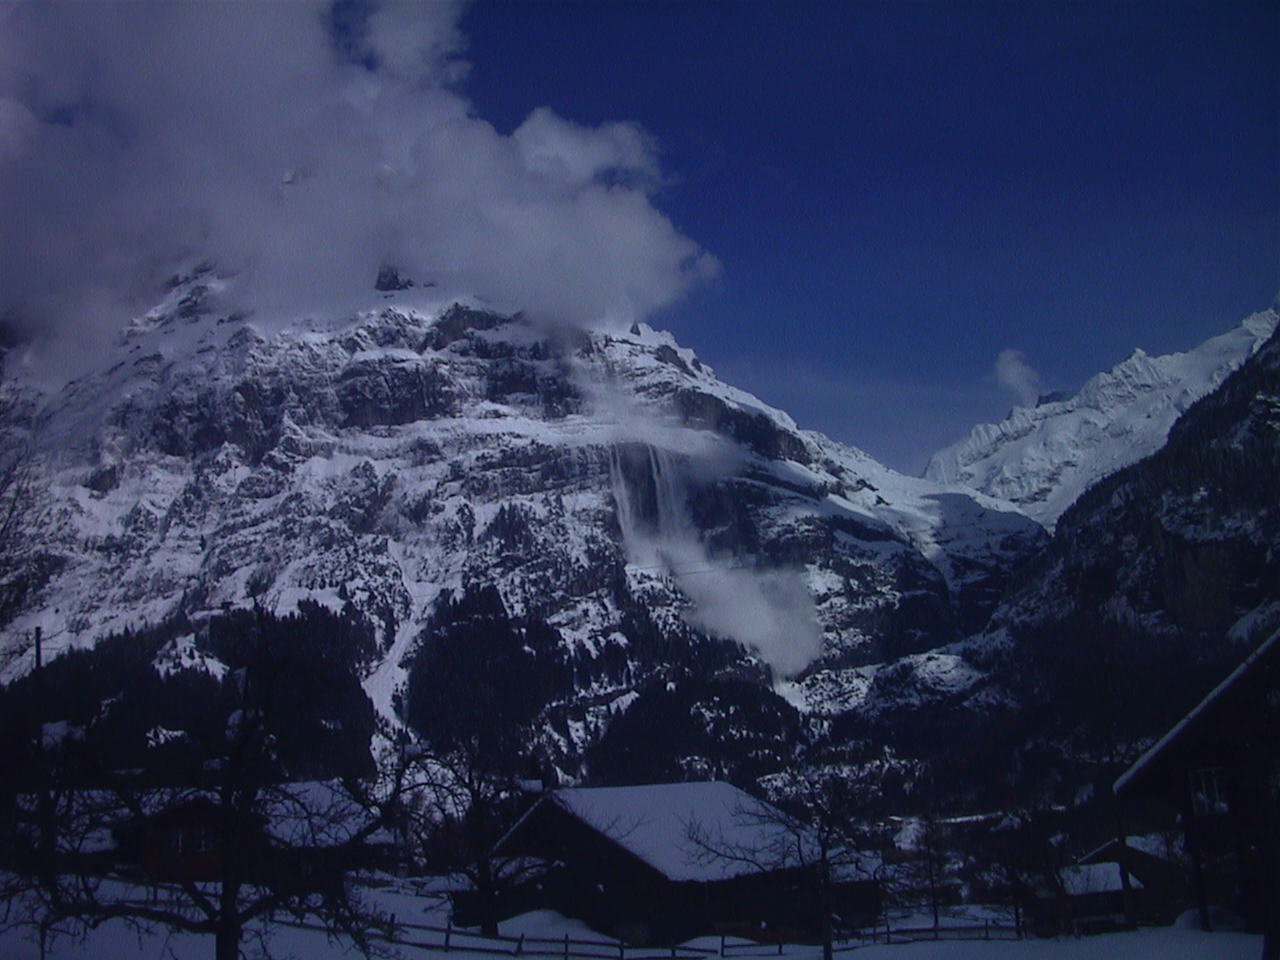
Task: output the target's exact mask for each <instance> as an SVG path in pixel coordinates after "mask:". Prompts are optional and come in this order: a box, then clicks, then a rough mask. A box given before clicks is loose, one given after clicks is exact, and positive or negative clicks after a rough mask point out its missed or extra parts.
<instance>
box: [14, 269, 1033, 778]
mask: <svg viewBox="0 0 1280 960" xmlns="http://www.w3.org/2000/svg"><path fill="white" fill-rule="evenodd" d="M220 283H222V281H220V280H218V279H217V278H216V277H214V275H213V274H212V273H197V274H194V275H192V276H189V277H185V278H182V279H181V281H180V282H178V283H176V284H175V285H174V288H173V289H172V290H171V292H170V293H169V295H168V297H167V299H165V301H164V302H163V303H162V304H161V305H160V306H158V307H157V308H156V309H154V310H152V311H151V312H150V313H148V314H147V315H145V316H143V317H140V318H138V319H137V320H136V321H135V322H134V323H133V324H132V325H131V326H130V327H129V329H128V330H126V331H124V332H123V334H122V336H121V338H120V340H119V342H118V344H117V345H116V347H115V349H114V352H113V353H112V354H111V355H110V356H108V357H106V358H104V360H103V362H102V364H101V366H100V368H99V369H98V370H97V371H95V372H94V373H92V374H90V375H88V376H85V377H82V378H81V379H79V380H77V381H74V382H72V383H71V384H69V385H67V386H66V387H65V389H63V390H61V392H59V393H58V394H57V395H54V396H51V397H48V398H45V399H44V400H43V401H42V402H43V404H44V407H43V410H44V412H43V413H42V415H41V417H40V426H39V428H38V430H37V436H38V454H37V456H36V458H35V460H34V464H33V466H34V469H35V475H36V477H37V480H38V482H37V483H36V489H37V490H39V491H40V497H41V502H40V504H39V506H38V513H39V517H40V521H39V523H38V525H36V526H35V527H34V528H33V529H32V531H31V534H32V539H31V540H30V542H29V543H28V544H27V545H26V546H25V548H24V550H25V562H24V566H23V571H24V575H26V576H27V577H28V579H29V582H28V591H27V599H26V601H25V603H24V605H23V609H22V610H21V611H20V613H19V614H18V615H17V616H16V617H14V618H13V619H12V620H11V621H10V622H8V623H6V624H4V625H3V642H4V643H5V644H6V645H8V646H9V647H10V649H15V650H17V649H21V648H22V645H23V644H24V643H25V642H27V638H29V637H30V636H31V634H32V631H33V630H34V629H35V628H36V627H40V628H41V629H42V630H43V634H44V637H45V638H46V649H47V650H48V651H50V652H56V650H58V649H62V648H66V647H72V646H86V645H91V644H92V643H94V641H95V640H96V639H98V638H101V637H103V636H105V635H107V634H109V633H111V632H114V631H119V630H121V629H124V628H127V627H136V626H139V625H141V624H144V623H158V622H160V621H162V620H165V619H166V618H169V617H172V616H173V615H175V614H177V613H179V612H181V613H184V614H186V615H188V616H189V617H191V618H192V620H193V621H194V622H198V621H199V619H200V618H201V617H208V616H211V615H213V614H215V613H217V612H218V611H222V610H225V609H228V608H239V607H246V606H249V605H252V604H261V605H263V606H265V607H267V608H269V609H272V610H276V611H282V612H283V611H288V610H291V609H293V608H294V607H296V606H297V605H298V604H299V602H300V601H303V600H314V601H318V602H320V603H322V604H324V605H326V606H328V607H330V608H332V609H335V610H343V611H345V612H346V614H347V615H349V616H351V617H353V618H359V619H361V620H363V621H364V622H366V623H368V624H371V625H372V626H374V627H375V628H376V633H377V638H378V642H379V645H380V647H379V649H380V653H379V654H378V656H377V657H375V659H374V662H373V663H372V664H371V665H370V667H369V673H368V675H367V676H366V677H365V679H364V683H365V687H366V689H367V690H368V691H369V693H370V695H371V697H372V698H373V700H374V702H375V704H376V705H377V707H378V709H379V711H380V712H381V713H382V714H383V715H385V716H392V715H393V714H394V713H395V710H396V705H397V703H398V702H399V701H398V700H397V692H398V691H402V690H403V687H404V684H405V681H406V677H407V672H406V663H407V661H406V657H407V656H408V655H409V654H410V653H411V652H412V651H413V650H414V649H415V647H416V646H417V645H418V644H419V643H420V641H421V640H422V637H423V634H424V630H425V629H426V628H427V626H428V625H429V624H430V622H431V618H432V616H433V614H434V613H436V612H438V609H439V607H440V601H441V599H442V598H444V597H445V596H452V597H454V598H458V597H461V596H463V595H465V594H467V593H468V592H474V591H476V590H479V589H482V588H489V587H492V588H496V590H497V593H498V595H499V597H500V599H501V603H502V605H503V607H504V608H505V610H506V612H507V613H508V614H509V615H510V616H511V617H512V618H524V620H526V621H532V620H536V621H538V622H539V623H540V624H543V625H545V626H546V627H549V628H550V630H551V631H552V634H551V635H552V636H553V637H554V645H555V646H556V647H557V650H558V652H557V653H556V656H562V657H563V658H565V662H570V661H571V662H572V663H573V664H574V666H573V671H572V674H573V677H572V680H571V681H566V683H565V684H564V686H563V687H562V688H560V689H554V690H550V689H549V690H546V691H543V692H542V695H543V697H544V702H543V704H542V708H543V711H544V716H543V721H544V722H543V723H542V728H543V729H544V731H545V737H547V738H549V739H550V740H552V741H555V742H554V743H552V744H550V746H551V747H554V748H555V751H556V752H558V753H559V754H561V755H563V756H577V755H580V754H581V752H582V751H583V750H584V749H585V748H586V747H587V746H588V745H589V743H590V742H591V741H592V740H593V739H594V738H595V737H597V736H598V734H599V732H600V730H601V729H602V727H603V725H604V723H605V722H606V721H607V719H608V718H609V717H610V716H611V715H613V714H614V713H616V712H617V711H618V710H621V709H623V708H624V707H625V706H626V705H627V704H628V703H629V702H630V701H631V700H632V699H634V696H635V693H634V691H635V690H636V689H637V688H638V687H639V686H640V685H641V684H643V683H644V682H646V681H647V680H650V679H652V678H654V677H658V676H662V675H663V674H664V672H666V671H670V670H671V669H672V666H673V664H674V663H678V662H680V661H681V657H682V656H684V655H683V654H681V652H680V651H681V650H686V649H688V648H689V645H690V644H696V643H699V642H703V641H700V640H699V639H698V638H704V640H705V639H706V638H717V637H718V638H725V639H727V640H728V641H732V642H731V643H730V644H729V649H732V650H736V651H738V652H737V654H736V655H728V654H726V655H725V656H727V657H728V659H729V660H733V658H734V656H736V657H737V659H738V661H739V665H738V666H736V667H734V666H732V665H730V667H729V668H731V669H733V670H735V671H737V672H738V673H739V674H741V673H742V672H743V671H744V670H745V671H747V673H746V674H745V675H750V674H751V671H753V670H754V671H756V675H758V676H761V677H767V676H772V677H773V678H774V679H775V681H777V680H780V679H781V678H784V677H789V678H792V679H791V681H790V682H789V683H788V684H786V685H785V686H784V687H780V689H783V690H784V691H785V693H786V695H787V697H788V699H790V700H791V701H792V702H793V703H795V704H796V705H798V706H800V707H801V708H802V709H803V710H806V711H815V712H818V713H840V712H847V711H849V710H856V709H858V708H859V707H860V705H861V704H862V702H863V700H864V699H865V695H866V691H867V689H868V683H869V679H868V678H869V677H871V676H873V675H874V672H875V670H876V669H877V667H876V665H877V664H880V663H883V662H885V661H889V660H893V659H895V658H899V657H904V656H906V657H912V656H926V655H927V654H928V651H930V650H932V649H933V648H935V647H937V646H939V645H941V644H945V643H948V642H951V641H954V640H956V639H958V638H959V637H961V636H963V635H965V634H967V633H970V632H972V631H974V630H976V629H978V628H979V627H980V626H981V625H982V624H983V623H984V622H985V621H986V619H987V616H988V615H989V613H990V611H991V610H992V609H993V607H994V605H995V603H996V601H997V600H998V599H999V596H1000V594H1001V593H1002V591H1003V587H1004V583H1005V579H1006V577H1007V576H1008V573H1009V571H1010V570H1011V569H1012V567H1013V566H1014V565H1015V564H1016V563H1017V562H1018V561H1019V560H1021V559H1023V558H1025V557H1027V556H1028V555H1029V554H1030V553H1032V552H1033V551H1034V550H1035V549H1036V548H1038V547H1039V546H1040V545H1042V543H1043V542H1044V539H1045V535H1044V532H1043V530H1042V529H1041V528H1040V526H1039V525H1038V524H1036V523H1035V522H1033V521H1031V520H1029V519H1027V518H1026V517H1025V516H1023V515H1022V514H1020V513H1018V512H1017V511H1015V510H1014V509H1012V508H1011V507H1009V506H1008V505H1007V504H1003V503H1001V502H999V501H997V500H994V499H992V498H989V497H986V496H984V495H981V494H974V493H966V492H963V491H961V490H959V489H957V488H952V487H947V486H945V485H943V484H939V483H937V482H934V481H931V480H926V479H917V478H909V477H904V476H901V475H899V474H896V473H894V472H893V471H891V470H889V469H888V468H886V467H884V466H882V465H881V464H879V463H877V462H876V461H874V460H873V459H871V458H870V457H868V456H867V455H866V454H864V453H862V452H860V451H857V450H854V449H851V448H848V447H845V446H842V445H840V444H838V443H835V442H833V441H831V440H829V439H827V438H826V437H824V436H821V435H819V434H817V433H812V432H807V431H802V430H799V429H798V428H797V427H796V425H795V423H794V422H793V421H792V420H791V419H790V418H789V417H787V416H786V415H785V414H784V413H782V412H780V411H778V410H775V409H772V408H770V407H768V406H766V405H764V404H762V403H761V402H760V401H759V400H757V399H756V398H754V397H752V396H751V395H749V394H747V393H744V392H742V391H740V390H737V389H735V388H733V387H731V386H729V385H727V384H725V383H723V382H721V381H720V380H718V379H717V378H716V376H715V374H714V373H713V372H712V371H711V370H710V369H709V368H708V367H706V366H705V365H704V364H702V363H701V362H699V360H698V359H697V357H695V356H694V355H693V354H692V352H691V351H689V350H687V349H684V348H681V347H680V346H679V345H678V344H677V343H676V342H675V341H674V340H673V339H672V338H671V337H670V336H669V335H667V334H664V333H660V332H657V331H654V330H652V329H650V328H648V327H646V326H644V325H637V326H633V327H632V328H631V330H630V331H629V332H614V333H604V332H594V331H593V332H588V331H583V330H578V329H567V328H556V327H548V326H540V325H538V324H535V323H532V322H529V321H527V320H524V319H522V318H520V317H505V316H500V315H497V314H494V313H491V312H487V311H485V310H482V309H478V308H476V307H474V306H466V305H459V304H453V305H449V304H430V303H427V302H424V301H422V300H415V299H413V297H414V296H415V295H416V296H418V297H421V296H422V294H423V291H416V292H415V291H403V292H388V293H385V294H382V295H381V296H380V298H379V299H376V300H373V301H372V302H373V303H374V305H375V306H374V309H371V310H369V311H368V312H366V313H363V314H361V315H359V316H356V317H347V318H344V319H341V320H337V321H334V322H309V323H305V324H298V325H294V326H292V327H290V328H288V329H283V330H275V331H271V330H266V329H259V328H256V327H255V326H254V325H253V324H252V323H251V322H249V321H247V320H245V319H244V318H241V317H237V316H235V315H219V311H218V310H217V309H215V307H214V306H213V304H214V303H216V301H217V297H216V293H217V288H218V286H219V284H220ZM541 635H543V634H540V636H541ZM735 644H736V645H735ZM722 659H723V658H722ZM29 662H30V661H29V658H27V657H17V658H16V659H14V660H13V662H12V663H11V664H10V666H9V668H8V669H9V672H10V674H12V673H14V672H21V671H22V670H24V669H26V668H27V667H28V666H29ZM923 663H924V661H922V664H923ZM929 663H930V664H932V661H929ZM205 666H206V667H207V666H209V665H208V664H205ZM947 666H948V668H951V667H955V668H957V669H958V665H954V664H950V663H949V662H948V664H947ZM213 667H214V668H215V669H216V665H213ZM766 667H767V668H768V669H765V668H766ZM930 669H932V667H930ZM935 672H936V671H935ZM961 672H963V671H961ZM456 680H457V682H458V683H461V684H465V683H468V682H474V680H475V678H474V677H459V678H456ZM767 685H768V684H766V686H767Z"/></svg>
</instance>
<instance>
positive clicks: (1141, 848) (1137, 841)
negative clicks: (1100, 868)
mask: <svg viewBox="0 0 1280 960" xmlns="http://www.w3.org/2000/svg"><path fill="white" fill-rule="evenodd" d="M1119 842H1120V841H1119V840H1114V839H1113V840H1108V841H1107V842H1106V843H1104V844H1101V845H1100V846H1097V847H1094V848H1093V849H1092V850H1090V851H1089V852H1088V853H1086V854H1084V855H1083V856H1081V857H1078V858H1077V859H1076V863H1088V862H1089V861H1091V860H1100V859H1101V858H1102V857H1104V856H1107V855H1108V854H1110V852H1111V851H1112V850H1114V849H1115V848H1116V845H1117V844H1118V843H1119ZM1124 845H1125V846H1126V847H1128V848H1129V849H1130V850H1136V851H1137V852H1138V853H1142V854H1146V855H1147V856H1149V857H1158V858H1159V859H1161V860H1170V859H1171V856H1170V850H1169V841H1168V840H1166V839H1165V838H1164V837H1162V836H1160V835H1159V834H1154V833H1148V834H1132V833H1131V834H1129V836H1127V837H1125V838H1124Z"/></svg>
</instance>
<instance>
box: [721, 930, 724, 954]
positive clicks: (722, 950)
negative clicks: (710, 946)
mask: <svg viewBox="0 0 1280 960" xmlns="http://www.w3.org/2000/svg"><path fill="white" fill-rule="evenodd" d="M720 956H722V957H723V956H724V934H723V933H722V934H720Z"/></svg>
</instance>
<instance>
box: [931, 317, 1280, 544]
mask: <svg viewBox="0 0 1280 960" xmlns="http://www.w3.org/2000/svg"><path fill="white" fill-rule="evenodd" d="M1276 323H1277V313H1276V311H1275V310H1274V309H1270V310H1266V311H1262V312H1260V313H1255V314H1253V315H1252V316H1250V317H1249V318H1247V319H1246V320H1244V321H1243V322H1242V323H1241V324H1240V325H1239V326H1237V327H1236V328H1235V329H1233V330H1230V331H1228V332H1227V333H1225V334H1222V335H1220V336H1217V337H1213V338H1211V339H1209V340H1207V341H1205V342H1204V343H1202V344H1200V345H1199V346H1197V347H1195V348H1194V349H1192V350H1188V351H1186V352H1183V353H1171V354H1167V355H1165V356H1154V357H1153V356H1152V355H1150V354H1148V353H1147V352H1146V351H1145V350H1143V349H1142V348H1140V347H1139V348H1136V349H1135V350H1134V351H1133V353H1132V354H1130V355H1129V356H1128V357H1127V358H1126V359H1125V360H1123V361H1121V362H1120V363H1118V364H1116V366H1114V367H1112V368H1111V369H1110V370H1108V371H1105V372H1103V373H1099V374H1097V375H1096V376H1094V377H1092V378H1090V379H1089V381H1088V382H1086V383H1085V384H1084V386H1083V387H1081V388H1080V390H1079V391H1078V392H1077V393H1075V394H1074V395H1070V396H1064V395H1061V394H1057V395H1051V398H1041V400H1040V402H1039V403H1037V405H1036V406H1035V407H1017V408H1015V409H1014V410H1012V411H1010V413H1009V415H1008V416H1007V417H1006V418H1005V419H1004V420H1002V421H1000V422H999V423H987V424H980V425H978V426H976V427H974V428H973V430H972V431H971V432H970V434H969V436H968V437H966V438H965V439H964V440H962V441H960V442H959V443H956V444H954V445H952V446H950V447H947V448H946V449H944V450H941V451H939V452H938V453H936V454H934V456H933V457H932V459H930V461H929V465H928V467H927V468H926V470H925V476H926V477H929V478H931V479H933V480H937V481H939V482H949V483H959V484H963V485H964V486H967V487H969V488H971V489H974V490H978V491H981V492H983V493H986V494H988V495H990V496H993V497H999V498H1001V499H1005V500H1009V501H1011V502H1012V503H1014V504H1016V505H1017V506H1018V507H1019V509H1021V510H1023V511H1024V512H1025V513H1027V515H1029V516H1031V517H1034V518H1035V519H1037V520H1039V521H1040V522H1041V523H1043V524H1045V525H1046V526H1049V527H1052V526H1053V524H1054V523H1056V522H1057V519H1058V517H1059V516H1060V515H1061V514H1062V512H1063V511H1064V510H1066V509H1067V507H1069V506H1070V505H1071V504H1072V503H1073V502H1074V501H1075V500H1076V498H1077V497H1079V496H1080V494H1081V493H1083V492H1084V490H1086V489H1087V488H1088V487H1089V486H1091V485H1092V484H1093V483H1096V482H1097V481H1098V480H1100V479H1101V478H1102V477H1104V476H1107V475H1108V474H1110V473H1114V472H1115V471H1116V470H1118V469H1120V468H1121V467H1124V466H1127V465H1128V464H1130V463H1134V462H1136V461H1138V460H1140V459H1142V458H1143V457H1145V456H1147V455H1149V454H1151V453H1154V452H1155V451H1156V450H1157V449H1159V448H1160V447H1161V446H1162V445H1163V444H1164V441H1165V438H1166V437H1167V436H1168V433H1169V428H1170V427H1171V426H1172V425H1173V423H1174V421H1175V420H1176V419H1177V418H1178V416H1179V415H1180V414H1181V413H1182V412H1183V411H1184V410H1186V409H1187V408H1188V407H1189V406H1190V405H1191V404H1192V403H1194V402H1195V401H1196V400H1197V399H1199V398H1200V397H1202V396H1204V395H1205V394H1207V393H1209V392H1211V391H1212V390H1213V389H1214V388H1216V387H1217V386H1218V384H1220V383H1221V382H1222V381H1223V379H1225V378H1226V376H1227V375H1228V374H1229V373H1230V372H1231V371H1232V370H1234V369H1236V368H1237V367H1238V366H1239V365H1240V364H1241V363H1243V362H1244V360H1245V359H1247V358H1248V357H1249V356H1250V355H1252V354H1253V352H1254V351H1255V350H1257V349H1258V346H1259V345H1260V344H1261V343H1262V342H1263V341H1264V340H1265V339H1266V337H1267V336H1269V335H1270V334H1271V332H1272V331H1273V330H1274V329H1275V328H1276Z"/></svg>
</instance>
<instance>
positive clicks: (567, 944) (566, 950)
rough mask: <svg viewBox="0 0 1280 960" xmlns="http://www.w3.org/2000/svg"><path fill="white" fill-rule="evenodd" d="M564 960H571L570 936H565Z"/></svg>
mask: <svg viewBox="0 0 1280 960" xmlns="http://www.w3.org/2000/svg"><path fill="white" fill-rule="evenodd" d="M564 960H569V934H567V933H566V934H565V935H564Z"/></svg>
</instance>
